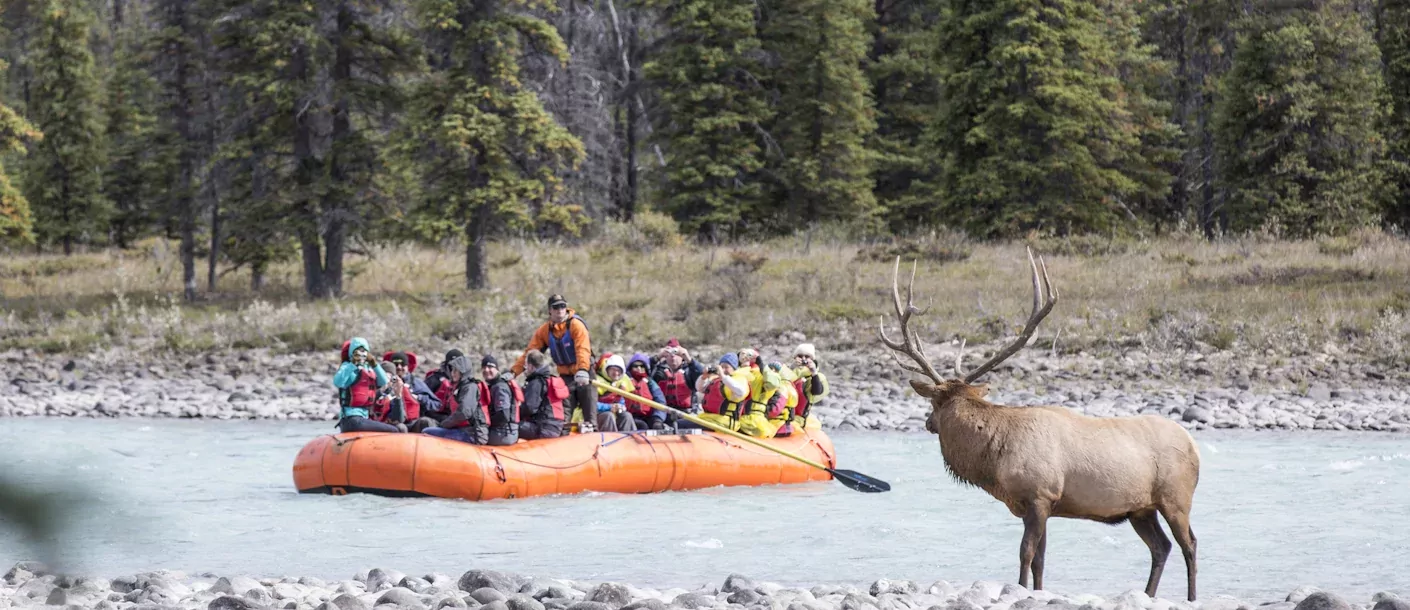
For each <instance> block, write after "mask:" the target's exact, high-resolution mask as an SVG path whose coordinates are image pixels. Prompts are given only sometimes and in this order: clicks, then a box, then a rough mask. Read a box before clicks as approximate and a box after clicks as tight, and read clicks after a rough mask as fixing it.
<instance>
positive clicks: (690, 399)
mask: <svg viewBox="0 0 1410 610" xmlns="http://www.w3.org/2000/svg"><path fill="white" fill-rule="evenodd" d="M704 374H705V366H704V365H703V364H701V363H700V362H699V361H698V360H695V359H694V358H691V357H690V352H689V351H687V350H686V349H685V348H684V347H681V344H680V342H679V341H677V340H676V339H674V338H672V339H671V340H670V341H668V342H667V343H666V347H664V348H662V349H661V352H660V354H659V355H657V357H656V363H655V364H654V365H653V366H652V368H651V378H652V379H653V380H655V381H656V385H657V386H658V387H660V388H661V394H662V395H664V396H665V397H666V400H665V404H666V406H668V407H672V408H675V409H679V410H681V411H686V412H689V413H698V412H700V394H698V393H696V391H695V384H696V383H697V382H698V381H700V376H701V375H704ZM675 420H676V417H675V416H674V415H672V416H670V417H668V418H667V421H669V422H672V423H674V422H675Z"/></svg>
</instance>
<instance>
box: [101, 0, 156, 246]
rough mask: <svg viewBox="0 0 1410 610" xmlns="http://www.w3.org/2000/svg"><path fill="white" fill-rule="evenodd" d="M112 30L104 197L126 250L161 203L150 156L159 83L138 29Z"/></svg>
mask: <svg viewBox="0 0 1410 610" xmlns="http://www.w3.org/2000/svg"><path fill="white" fill-rule="evenodd" d="M118 6H121V4H119V5H118ZM117 14H118V15H121V14H122V12H121V11H120V10H119V11H118V12H117ZM114 28H115V30H116V31H115V33H114V36H113V38H114V40H115V43H114V51H113V55H114V57H113V67H112V71H111V74H110V76H109V79H108V83H107V99H106V100H105V102H106V103H105V106H106V107H105V114H106V117H105V118H106V134H107V142H108V163H107V165H106V166H105V168H104V171H103V196H104V197H105V198H106V199H107V200H108V201H109V202H111V203H112V205H113V214H112V218H111V226H110V232H111V234H112V238H113V243H114V245H116V246H118V247H119V248H126V247H128V245H130V244H131V243H132V241H133V240H134V239H137V238H140V237H142V236H143V235H144V234H146V233H147V232H148V231H150V230H151V229H152V227H153V226H154V224H155V222H156V219H157V216H158V213H159V209H160V204H161V200H160V195H159V188H158V185H159V183H160V176H159V175H158V173H157V171H156V170H157V167H156V164H155V163H154V161H153V155H152V154H151V146H152V136H153V130H154V128H155V127H156V116H155V115H154V113H153V109H154V108H155V107H156V100H155V98H154V97H153V96H152V93H153V92H154V91H155V90H156V82H155V79H153V78H152V75H151V74H149V73H148V72H147V71H146V69H145V68H144V63H145V62H146V61H147V59H148V57H149V55H148V54H147V53H144V52H143V51H142V49H141V48H140V44H141V41H140V40H139V39H138V30H137V28H135V27H132V26H129V25H126V24H124V23H122V22H121V21H117V22H115V23H114Z"/></svg>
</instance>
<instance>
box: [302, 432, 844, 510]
mask: <svg viewBox="0 0 1410 610" xmlns="http://www.w3.org/2000/svg"><path fill="white" fill-rule="evenodd" d="M764 442H767V443H769V444H771V445H774V446H776V447H778V448H779V449H783V450H786V451H790V452H793V453H796V454H799V455H801V456H804V457H807V458H810V459H812V460H814V461H816V462H820V463H823V464H826V465H828V466H829V467H836V460H835V458H834V455H835V454H834V453H833V447H832V440H831V439H829V438H828V437H827V435H826V434H824V433H823V432H822V431H821V430H816V429H814V430H805V431H800V433H798V434H794V435H793V436H790V437H785V438H774V439H768V440H766V441H764ZM831 478H832V476H831V475H829V474H828V473H827V472H826V471H824V470H819V469H817V468H813V467H811V466H807V465H805V464H802V463H800V462H798V461H796V460H793V459H789V458H787V457H784V456H782V455H779V454H777V453H774V452H772V451H768V450H765V449H763V448H762V447H754V446H751V445H749V444H747V443H741V442H740V441H739V440H738V439H733V438H730V437H728V436H724V435H718V434H715V433H712V432H702V431H695V433H693V434H676V433H668V432H657V431H639V432H630V433H618V432H591V433H588V434H573V435H570V436H566V437H560V438H554V439H545V440H535V441H520V442H519V443H516V444H514V445H509V446H504V447H489V446H482V445H470V444H466V443H461V442H457V441H452V440H447V439H442V438H437V437H433V436H427V435H423V434H389V433H380V432H359V433H352V434H329V435H326V436H320V437H318V438H315V439H313V440H312V441H309V443H308V444H307V445H305V446H304V448H303V450H301V451H300V452H299V455H298V457H296V458H295V459H294V486H295V487H297V488H298V490H299V492H301V493H325V494H334V495H343V494H349V493H373V494H379V495H384V496H398V497H415V496H435V497H441V498H464V499H466V500H492V499H495V498H523V497H528V496H543V495H549V494H575V493H580V492H584V491H602V492H617V493H656V492H662V491H679V490H685V489H702V488H706V487H716V486H721V485H724V486H734V485H776V484H782V483H804V482H808V481H826V480H829V479H831Z"/></svg>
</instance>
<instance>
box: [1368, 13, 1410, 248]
mask: <svg viewBox="0 0 1410 610" xmlns="http://www.w3.org/2000/svg"><path fill="white" fill-rule="evenodd" d="M1378 7H1379V10H1380V14H1379V15H1377V19H1376V22H1377V23H1378V24H1380V31H1379V32H1378V33H1377V36H1376V39H1377V41H1378V42H1379V43H1380V50H1381V62H1382V65H1384V67H1385V70H1384V74H1385V83H1386V89H1387V91H1388V93H1389V94H1390V100H1391V107H1390V113H1389V115H1388V116H1387V117H1386V129H1385V136H1386V141H1387V142H1388V144H1389V149H1388V151H1387V153H1388V155H1387V161H1388V164H1387V165H1388V169H1389V172H1388V174H1389V177H1390V185H1391V188H1390V193H1389V196H1388V197H1387V198H1386V202H1387V204H1388V205H1387V207H1386V210H1385V219H1386V220H1387V221H1388V222H1391V223H1394V224H1396V225H1398V226H1400V227H1401V228H1402V229H1406V228H1410V0H1385V1H1384V2H1381V3H1379V4H1378Z"/></svg>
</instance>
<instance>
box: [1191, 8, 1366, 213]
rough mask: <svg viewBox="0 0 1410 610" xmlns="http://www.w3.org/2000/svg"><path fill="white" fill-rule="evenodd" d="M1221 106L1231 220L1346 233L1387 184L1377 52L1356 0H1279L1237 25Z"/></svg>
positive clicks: (1219, 118)
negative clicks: (1236, 42) (1354, 3)
mask: <svg viewBox="0 0 1410 610" xmlns="http://www.w3.org/2000/svg"><path fill="white" fill-rule="evenodd" d="M1238 29H1239V45H1238V50H1237V51H1236V52H1235V54H1234V60H1233V67H1232V68H1231V69H1230V70H1229V72H1228V74H1226V75H1225V77H1224V79H1223V82H1222V83H1221V88H1220V92H1221V97H1220V99H1219V103H1218V105H1217V107H1216V111H1215V119H1216V133H1217V134H1218V145H1219V154H1220V160H1221V174H1222V175H1221V177H1222V181H1223V184H1224V188H1225V189H1226V190H1227V192H1228V197H1229V203H1228V206H1229V209H1230V217H1231V228H1232V229H1234V230H1248V229H1256V228H1259V227H1261V226H1263V225H1264V224H1265V223H1276V226H1278V227H1279V228H1281V229H1283V230H1284V231H1286V232H1287V233H1288V234H1290V235H1303V236H1305V235H1309V234H1313V233H1322V232H1337V231H1345V230H1347V229H1349V228H1353V227H1356V226H1360V225H1363V224H1365V223H1367V222H1369V221H1371V220H1372V219H1373V218H1374V215H1375V213H1376V211H1377V208H1378V206H1379V205H1380V204H1381V202H1382V200H1381V197H1382V196H1383V195H1384V193H1385V182H1384V174H1383V171H1382V168H1383V166H1382V159H1383V155H1384V152H1385V143H1384V141H1383V140H1382V139H1381V137H1382V136H1381V134H1380V133H1379V132H1378V128H1379V126H1380V121H1381V119H1382V117H1383V115H1384V112H1385V107H1384V93H1385V90H1384V81H1383V80H1382V77H1381V72H1380V62H1379V59H1380V58H1379V53H1378V52H1377V50H1376V46H1375V44H1374V42H1373V41H1372V39H1371V36H1370V33H1369V32H1368V31H1367V28H1366V23H1365V19H1364V18H1363V17H1362V16H1360V15H1359V14H1358V13H1357V12H1356V10H1355V9H1354V7H1353V6H1352V4H1351V3H1350V2H1348V1H1347V0H1312V1H1305V2H1296V3H1292V4H1278V5H1272V6H1267V7H1263V8H1261V9H1259V10H1257V11H1254V12H1251V13H1250V14H1249V15H1248V16H1247V17H1245V18H1244V19H1243V20H1242V22H1241V23H1240V24H1239V25H1238Z"/></svg>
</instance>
